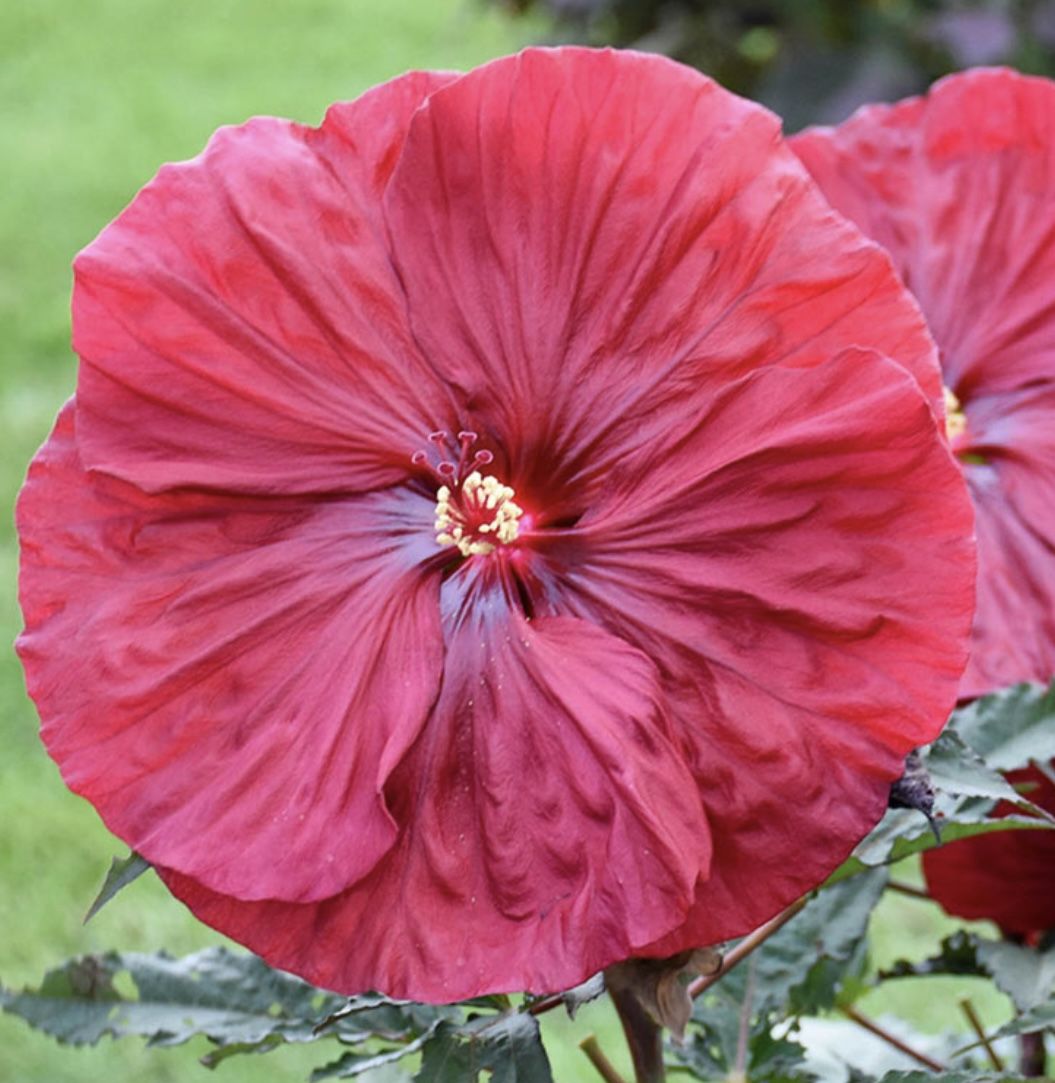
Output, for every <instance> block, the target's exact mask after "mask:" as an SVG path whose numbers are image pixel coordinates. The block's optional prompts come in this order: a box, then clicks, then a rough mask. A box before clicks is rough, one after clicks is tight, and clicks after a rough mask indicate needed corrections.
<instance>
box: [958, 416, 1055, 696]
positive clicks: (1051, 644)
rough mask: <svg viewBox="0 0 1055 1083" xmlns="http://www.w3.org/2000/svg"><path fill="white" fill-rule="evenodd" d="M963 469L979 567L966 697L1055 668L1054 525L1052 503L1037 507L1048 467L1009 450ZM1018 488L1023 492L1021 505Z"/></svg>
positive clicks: (1044, 677)
mask: <svg viewBox="0 0 1055 1083" xmlns="http://www.w3.org/2000/svg"><path fill="white" fill-rule="evenodd" d="M1049 416H1055V411H1053V412H1052V414H1051V415H1049ZM1048 424H1049V426H1050V424H1051V423H1050V422H1049V423H1048ZM966 475H967V482H968V485H969V488H970V492H971V496H972V498H973V500H974V505H975V509H976V513H977V529H978V564H979V568H980V569H981V570H982V574H980V575H979V577H978V606H977V609H976V612H975V618H974V626H973V628H972V632H971V638H972V651H971V660H970V663H969V664H968V666H967V671H966V672H965V673H964V675H963V682H962V685H961V688H960V696H961V698H964V699H970V698H973V697H975V696H981V695H985V694H986V693H988V692H991V691H992V690H993V689H994V688H1006V687H1007V686H1008V685H1012V684H1015V683H1017V682H1018V681H1022V680H1036V681H1041V682H1044V683H1047V681H1048V680H1050V678H1051V675H1052V674H1053V673H1055V528H1053V526H1052V523H1051V511H1050V509H1051V507H1052V505H1051V504H1048V506H1047V508H1046V509H1042V508H1041V501H1042V499H1043V497H1044V496H1045V495H1046V494H1050V492H1051V488H1052V477H1051V471H1050V470H1038V469H1034V463H1033V462H1032V461H1030V460H1029V459H1028V458H1027V459H1026V460H1025V461H1021V460H1020V459H1019V458H1018V457H1017V456H1016V457H1015V458H1013V459H1003V460H1001V459H997V460H996V461H994V462H992V463H987V464H972V465H969V466H967V467H966ZM1017 494H1022V496H1023V497H1025V499H1023V500H1022V501H1021V506H1020V505H1019V502H1018V501H1016V499H1015V495H1017ZM1023 509H1025V514H1024V513H1023ZM1031 509H1033V510H1035V511H1036V512H1039V514H1029V511H1030V510H1031Z"/></svg>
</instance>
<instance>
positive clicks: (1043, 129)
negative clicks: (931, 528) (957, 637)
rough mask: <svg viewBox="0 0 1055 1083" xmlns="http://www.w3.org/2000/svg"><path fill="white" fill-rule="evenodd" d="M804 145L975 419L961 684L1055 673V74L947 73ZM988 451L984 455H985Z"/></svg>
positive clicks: (805, 156)
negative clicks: (896, 276) (913, 305)
mask: <svg viewBox="0 0 1055 1083" xmlns="http://www.w3.org/2000/svg"><path fill="white" fill-rule="evenodd" d="M792 145H793V147H794V149H795V150H796V151H797V152H798V154H799V156H800V157H801V158H802V160H803V162H804V163H805V164H806V165H807V166H808V167H809V169H810V171H811V172H812V173H813V175H814V177H815V178H816V179H817V180H818V181H819V182H820V184H821V186H822V187H823V188H824V191H825V193H826V195H827V196H828V197H829V199H830V200H831V201H832V203H833V204H834V206H835V207H836V208H837V209H839V210H841V211H842V212H843V213H845V214H847V215H849V216H850V217H851V218H852V219H853V220H854V221H855V222H856V223H857V224H858V225H859V226H860V227H861V228H862V229H864V230H865V232H867V233H868V234H869V235H870V236H872V237H873V238H875V239H876V240H878V241H880V242H881V243H882V244H884V245H885V246H886V247H887V248H888V249H889V251H890V253H891V255H892V256H893V258H894V262H895V264H896V265H897V267H898V269H899V270H900V272H901V274H902V275H903V277H904V279H905V281H906V283H907V284H908V285H909V286H910V288H911V289H912V290H913V292H914V293H915V294H916V296H917V297H918V298H919V300H920V303H921V304H922V306H923V310H924V312H925V313H926V315H927V319H928V322H929V323H930V326H931V329H932V331H933V332H934V337H935V338H936V339H937V341H938V345H939V347H940V349H941V355H942V367H943V369H944V371H945V381H946V383H947V384H948V385H949V386H950V387H951V388H952V389H953V390H954V391H955V392H956V394H957V396H958V397H959V399H960V400H961V402H962V405H963V409H964V413H965V415H966V419H967V427H966V433H965V434H964V436H963V437H961V438H960V443H961V444H962V445H963V446H962V448H961V452H962V454H963V456H964V459H965V462H964V471H965V473H966V476H967V479H968V482H969V484H970V488H971V493H972V495H973V497H974V499H975V503H976V507H977V515H978V538H979V584H978V610H977V615H976V618H975V624H974V631H973V644H972V657H971V663H970V665H969V667H968V670H967V672H966V673H965V675H964V681H963V686H962V689H961V695H962V696H963V697H971V696H976V695H981V694H983V693H986V692H991V691H992V690H993V689H994V688H1000V687H1003V686H1005V685H1008V684H1012V683H1014V682H1016V681H1020V680H1039V681H1047V680H1048V679H1050V677H1051V675H1052V673H1055V616H1053V612H1055V528H1053V526H1052V516H1051V508H1052V506H1053V503H1055V437H1053V435H1052V434H1053V433H1055V298H1053V296H1052V290H1051V283H1052V280H1053V279H1055V205H1053V203H1052V199H1051V189H1052V184H1053V183H1055V83H1052V82H1051V81H1050V80H1046V79H1035V78H1029V77H1026V76H1021V75H1018V74H1016V73H1014V72H1011V71H1001V70H983V71H976V72H968V73H964V74H961V75H955V76H950V77H949V78H948V79H945V80H942V81H941V82H940V83H938V84H936V85H935V86H934V87H933V88H932V90H931V91H930V93H929V94H928V95H927V96H926V97H923V98H911V99H909V100H907V101H903V102H900V103H898V104H897V105H894V106H872V107H869V108H867V109H863V110H861V111H860V112H859V113H858V114H857V115H855V116H854V117H853V118H851V119H850V120H849V121H847V122H846V123H845V124H843V125H842V126H840V127H839V128H834V129H831V128H819V129H813V130H810V131H808V132H805V133H803V134H802V135H799V136H797V137H795V139H793V140H792ZM978 459H981V460H982V461H981V462H978V461H976V460H978Z"/></svg>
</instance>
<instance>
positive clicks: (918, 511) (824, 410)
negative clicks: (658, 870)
mask: <svg viewBox="0 0 1055 1083" xmlns="http://www.w3.org/2000/svg"><path fill="white" fill-rule="evenodd" d="M971 518H972V517H971V508H970V502H969V500H968V499H967V494H966V491H965V487H964V485H963V482H962V478H961V476H960V472H959V470H958V468H957V466H956V464H955V462H954V461H953V459H952V457H951V455H950V454H949V451H948V449H947V448H946V447H945V445H944V443H943V441H942V439H941V437H940V435H939V433H938V431H937V429H936V426H935V422H934V418H933V414H932V412H931V410H930V409H929V407H928V404H927V403H926V402H925V400H924V399H923V397H922V396H921V395H920V393H919V389H918V386H917V385H916V384H915V382H914V381H913V380H912V379H911V378H910V377H909V376H908V375H907V374H906V373H905V372H904V370H902V369H900V368H899V367H898V366H896V365H894V364H893V363H891V362H890V361H888V360H887V359H885V358H882V357H879V356H878V355H875V354H872V353H868V352H864V351H859V350H850V351H846V352H845V353H843V354H840V355H838V356H837V357H835V358H833V359H832V360H831V361H829V362H828V363H827V364H826V365H823V366H820V367H818V368H816V369H814V370H812V371H810V372H802V371H798V370H787V369H780V368H769V369H763V370H760V371H758V372H757V373H755V374H753V375H752V376H749V377H747V378H745V379H743V380H741V381H739V382H737V383H734V384H731V385H729V386H727V387H725V388H723V389H718V390H715V391H714V394H713V396H712V399H711V403H710V407H709V409H708V410H707V411H706V413H704V414H702V415H701V416H700V418H699V421H698V428H697V430H696V431H695V432H694V433H692V434H691V436H690V437H689V438H687V439H686V440H684V441H683V442H682V443H681V444H680V445H679V446H678V447H677V448H676V449H674V450H671V449H669V448H668V449H666V450H665V453H664V456H663V457H662V458H658V459H657V460H656V461H655V462H654V463H653V464H652V467H651V469H649V470H646V471H644V472H643V473H642V474H641V476H640V478H639V480H638V484H637V486H636V487H633V488H632V487H630V480H629V478H628V477H627V478H624V483H623V485H617V486H613V490H612V493H611V495H610V497H609V500H608V502H607V503H606V504H604V505H600V506H598V508H597V509H596V511H595V512H594V513H591V515H590V516H588V517H584V519H583V521H582V522H581V523H580V524H579V528H578V529H579V531H580V532H581V534H582V535H583V537H584V541H583V543H582V545H583V549H584V551H586V552H588V557H587V565H586V567H585V568H583V569H582V570H581V572H580V574H577V575H576V576H575V579H574V584H573V586H574V593H573V592H572V590H570V589H569V591H568V592H567V593H566V595H565V599H564V602H563V604H565V605H569V606H570V608H571V611H572V612H574V613H575V614H576V615H578V616H581V617H584V618H587V619H592V620H595V621H597V622H598V623H599V624H601V625H603V626H605V627H607V628H609V629H610V630H611V631H613V632H614V633H615V634H617V635H619V636H620V637H622V638H624V639H626V640H627V641H628V642H631V643H633V644H635V645H636V646H637V647H639V648H640V649H641V650H642V651H644V653H646V654H647V655H648V656H649V657H651V658H653V659H654V660H655V661H656V662H657V665H658V666H659V669H660V672H661V673H662V674H663V676H664V678H665V681H666V683H667V686H668V689H669V691H670V696H671V702H672V704H674V708H673V709H674V710H675V715H676V718H677V721H678V725H679V732H680V734H681V737H682V739H683V740H684V741H686V742H687V744H688V746H689V747H690V748H691V749H692V762H693V770H694V774H695V776H696V779H697V784H698V787H699V789H700V792H701V794H702V796H703V801H704V807H705V810H706V813H707V817H708V821H709V822H710V823H711V827H712V832H713V836H714V839H715V850H714V857H713V860H712V867H711V875H710V878H709V879H707V880H705V881H703V882H701V885H700V889H699V894H698V904H697V907H696V909H695V911H694V913H693V915H692V917H691V919H690V921H689V922H688V924H687V925H686V926H685V928H684V929H683V930H681V931H680V932H679V933H678V934H677V936H676V937H675V938H673V939H668V940H665V941H663V949H662V950H664V951H666V950H668V949H669V950H670V951H675V950H680V948H683V947H687V946H689V945H691V944H698V943H712V942H715V941H718V940H722V939H726V938H728V937H730V936H733V935H738V934H740V933H743V932H745V931H746V930H748V929H750V928H752V927H753V926H755V925H757V924H759V923H760V922H761V921H763V920H765V919H766V918H768V917H771V916H772V915H773V913H775V912H776V911H777V910H778V909H780V908H781V907H782V906H784V905H786V904H787V903H789V902H790V901H791V900H792V899H793V898H795V897H796V896H797V895H798V894H801V893H802V892H803V891H806V890H808V889H809V888H810V887H811V886H812V885H814V884H816V883H817V882H819V881H820V880H821V879H822V878H823V877H824V876H825V875H826V874H827V873H828V872H830V871H831V869H832V868H833V867H834V866H835V865H836V864H837V863H838V862H839V861H840V860H842V858H844V857H845V856H846V854H847V853H848V851H849V850H850V849H851V848H852V846H853V845H854V844H855V843H856V842H857V841H858V840H859V839H860V838H861V837H862V836H863V835H864V834H865V833H866V832H867V831H868V829H869V828H870V827H871V826H873V824H874V823H875V822H876V821H877V820H878V819H879V817H880V815H881V814H882V811H883V809H884V807H885V804H886V795H887V790H888V788H889V783H890V781H891V780H892V779H894V778H896V777H897V776H898V775H900V773H901V770H902V763H903V758H904V756H905V754H906V753H907V752H908V751H909V750H910V749H911V748H912V747H914V746H915V745H917V744H921V743H923V742H926V741H929V740H931V739H933V738H934V737H935V736H936V735H937V732H938V730H939V729H940V727H941V725H942V724H943V723H944V721H945V719H946V718H947V717H948V712H949V710H950V709H951V707H952V705H953V703H954V701H955V698H956V686H957V681H958V679H959V677H960V674H961V672H962V670H963V667H964V664H965V661H966V652H965V649H964V641H965V635H966V632H967V629H968V626H969V623H970V619H971V613H972V605H971V603H972V597H973V590H972V587H973V575H974V559H973V545H972V543H971ZM762 867H764V868H765V874H764V875H760V874H759V869H760V868H762Z"/></svg>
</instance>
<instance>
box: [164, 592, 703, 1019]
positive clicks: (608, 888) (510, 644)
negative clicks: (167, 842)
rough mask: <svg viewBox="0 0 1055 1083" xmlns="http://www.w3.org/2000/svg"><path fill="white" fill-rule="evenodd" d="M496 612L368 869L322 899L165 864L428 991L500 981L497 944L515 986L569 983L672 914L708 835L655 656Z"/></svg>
mask: <svg viewBox="0 0 1055 1083" xmlns="http://www.w3.org/2000/svg"><path fill="white" fill-rule="evenodd" d="M447 589H448V590H455V591H456V590H458V589H460V587H459V586H458V585H457V584H454V585H452V584H448V588H447ZM499 608H501V607H499ZM482 612H483V613H488V612H489V606H488V604H487V602H486V601H483V600H481V599H479V598H477V599H474V603H473V605H472V613H471V614H469V615H468V619H467V620H466V621H464V622H462V623H460V624H458V626H456V627H453V628H451V629H450V630H449V633H448V649H447V663H446V667H445V673H444V683H443V689H442V691H441V693H440V697H439V700H438V701H437V703H436V707H435V709H434V711H433V713H432V715H431V717H430V719H429V722H428V725H427V727H426V729H425V731H424V732H423V734H422V736H421V738H420V740H419V742H418V744H417V746H416V747H415V749H414V750H413V752H412V754H411V755H410V756H409V757H408V759H407V761H406V763H405V765H404V770H403V771H402V772H397V773H396V775H395V776H394V777H393V779H392V781H391V784H390V785H389V787H388V789H387V791H386V796H387V797H388V799H389V802H390V804H391V806H392V808H393V810H394V811H395V813H396V815H397V816H398V817H399V818H401V819H402V820H403V821H404V822H405V823H406V824H407V828H406V831H405V833H404V835H403V837H402V839H401V843H400V846H399V848H398V849H397V850H395V851H393V852H392V853H391V854H390V855H389V856H388V857H387V858H386V860H385V861H384V862H383V863H382V864H381V865H379V866H378V867H377V869H376V870H375V871H374V873H373V874H371V876H370V877H368V878H367V879H366V880H365V881H363V882H362V883H360V884H358V885H356V886H355V887H353V888H351V889H349V890H348V891H346V892H345V893H343V894H342V895H340V896H338V897H336V898H333V899H330V900H327V901H325V902H320V903H318V904H314V905H310V906H309V905H304V906H291V905H283V904H279V903H259V904H255V905H252V906H245V905H243V904H240V903H233V902H231V901H230V900H228V899H225V898H223V897H221V896H219V895H216V894H214V893H210V892H208V891H204V890H203V889H202V888H201V886H200V885H198V884H195V883H193V882H192V881H190V880H188V879H186V878H184V877H179V876H172V875H166V880H167V882H168V883H169V884H170V886H171V887H172V889H173V890H174V891H175V892H176V894H177V895H179V896H180V897H181V898H183V899H184V900H185V901H187V902H188V903H189V905H191V906H192V907H193V909H194V910H195V913H197V914H198V916H199V917H201V918H203V920H205V921H207V922H209V923H210V924H212V925H215V926H216V927H217V928H219V929H221V930H223V931H225V932H227V933H228V934H229V935H232V936H234V937H236V938H237V939H238V940H240V941H242V942H243V943H245V944H247V945H248V946H250V947H251V948H253V949H254V950H257V951H261V952H262V953H263V954H264V955H265V957H271V958H273V959H274V960H275V961H276V962H278V963H280V965H282V966H286V967H292V968H293V969H294V970H296V971H297V972H298V973H301V974H304V975H306V976H308V977H309V978H310V979H311V980H312V981H315V982H317V983H319V984H321V985H324V986H328V987H331V988H335V989H340V990H344V991H348V992H351V991H355V990H360V989H364V988H367V987H370V986H376V987H379V988H381V989H383V990H384V991H385V992H387V993H390V994H393V995H397V996H411V997H416V998H421V999H425V1000H455V999H458V998H461V997H464V996H467V995H471V994H472V993H474V992H478V991H479V990H480V989H482V988H488V989H494V988H496V985H495V982H494V978H493V974H494V969H495V962H494V961H495V959H496V958H499V957H500V958H501V959H502V960H503V965H502V967H501V973H502V988H504V989H507V990H519V989H530V990H534V991H536V992H542V991H546V990H552V989H556V988H564V987H567V986H570V985H572V984H574V983H575V982H577V981H579V980H581V979H582V978H584V977H585V976H587V975H588V974H590V973H593V972H594V971H596V970H598V969H600V968H601V967H603V966H605V965H607V964H608V963H610V962H613V961H614V960H616V959H621V958H625V957H626V956H627V955H630V954H632V953H633V951H634V950H635V948H637V947H640V946H641V945H644V944H647V943H648V942H649V941H650V940H653V939H655V938H656V937H657V936H659V935H662V933H663V932H665V931H666V930H668V929H670V928H672V927H674V926H676V925H677V924H678V923H679V921H680V920H681V919H682V917H683V916H684V914H685V911H686V908H687V907H688V905H689V903H690V900H691V898H692V890H693V885H694V884H695V882H696V880H697V878H698V877H699V876H701V875H706V871H707V866H708V862H709V856H710V845H711V842H710V833H709V830H708V826H707V822H706V819H705V818H704V816H703V813H702V810H701V807H700V802H699V798H698V796H697V794H696V792H695V787H694V784H693V780H692V776H691V774H690V772H689V770H688V768H687V766H686V763H685V761H684V757H683V751H682V749H681V747H680V745H679V744H678V742H677V740H676V738H675V736H674V735H673V733H672V732H671V728H670V725H669V721H668V719H667V713H666V708H665V705H664V702H663V697H662V693H661V691H660V689H659V685H658V682H657V674H656V671H655V667H654V666H653V664H652V663H651V662H650V661H649V660H648V659H647V658H646V657H645V656H644V655H643V654H641V653H640V652H639V651H637V650H635V649H634V648H632V647H630V646H628V645H627V644H626V643H623V642H621V641H620V640H618V639H617V638H615V637H614V636H612V635H610V634H609V633H607V632H604V631H603V630H601V629H599V628H595V627H593V626H591V625H589V624H587V623H585V622H582V621H578V620H573V619H569V618H553V619H544V620H539V621H537V622H536V621H530V622H528V621H523V620H522V619H520V618H517V617H514V616H512V615H511V614H507V615H505V616H504V617H503V616H501V615H498V616H495V615H493V614H491V615H489V616H487V617H485V618H484V619H482V620H481V619H480V616H479V615H480V613H482ZM269 953H270V956H269Z"/></svg>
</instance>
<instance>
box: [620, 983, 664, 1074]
mask: <svg viewBox="0 0 1055 1083" xmlns="http://www.w3.org/2000/svg"><path fill="white" fill-rule="evenodd" d="M608 995H609V997H611V1000H612V1003H613V1004H614V1005H615V1010H616V1011H617V1012H618V1013H619V1022H620V1023H622V1024H623V1033H624V1034H625V1035H626V1044H627V1045H628V1046H629V1047H630V1059H631V1060H632V1061H633V1062H634V1080H635V1083H663V1081H664V1080H665V1079H666V1078H667V1073H666V1069H665V1068H664V1066H663V1028H662V1027H661V1026H660V1025H659V1023H657V1022H656V1021H655V1020H654V1019H653V1018H652V1016H651V1015H650V1014H649V1013H648V1012H647V1011H646V1010H645V1007H644V1005H643V1004H642V1003H641V1001H640V1000H639V999H638V996H637V993H636V992H635V991H634V988H633V987H632V986H621V985H619V984H618V983H616V982H610V983H609V988H608Z"/></svg>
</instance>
